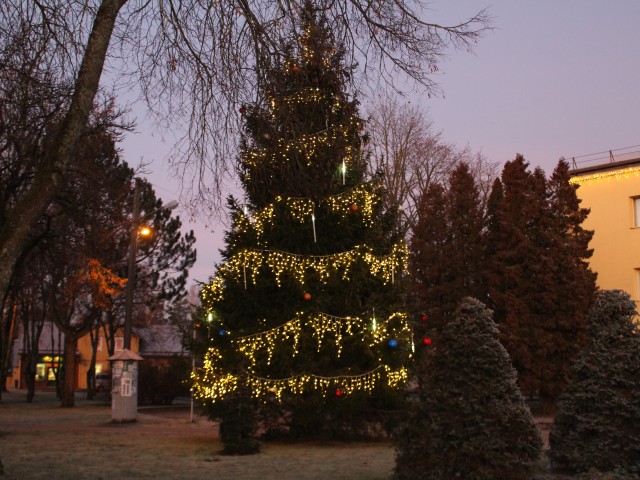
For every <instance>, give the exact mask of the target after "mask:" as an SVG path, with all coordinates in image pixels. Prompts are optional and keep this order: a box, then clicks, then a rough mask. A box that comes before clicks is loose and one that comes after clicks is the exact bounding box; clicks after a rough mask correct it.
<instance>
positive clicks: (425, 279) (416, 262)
mask: <svg viewBox="0 0 640 480" xmlns="http://www.w3.org/2000/svg"><path fill="white" fill-rule="evenodd" d="M483 226H484V223H483V215H482V211H481V207H480V195H479V193H478V189H477V187H476V184H475V180H474V178H473V176H472V175H471V173H470V171H469V167H468V166H467V165H466V164H465V163H461V164H460V165H459V166H458V167H457V168H456V169H455V170H454V171H453V172H452V174H451V175H450V177H449V184H448V185H447V187H446V188H444V187H442V186H441V185H439V184H433V185H431V186H430V187H429V189H428V190H427V191H426V192H425V194H424V195H423V197H422V198H421V201H420V207H419V210H418V221H417V224H416V227H415V229H414V230H413V237H412V239H411V249H410V250H411V255H410V268H411V279H412V281H413V293H414V295H415V297H416V302H417V307H418V309H419V310H420V311H423V312H425V314H426V315H427V318H428V320H427V326H428V327H429V328H433V329H437V328H439V327H441V326H442V325H443V324H444V323H446V322H447V321H448V320H449V319H450V318H451V317H452V315H453V312H454V310H455V308H456V307H457V305H458V303H459V301H460V299H462V298H463V297H465V296H472V297H476V298H482V297H483V293H482V292H483V287H482V267H481V265H482V251H483V248H482V230H483Z"/></svg>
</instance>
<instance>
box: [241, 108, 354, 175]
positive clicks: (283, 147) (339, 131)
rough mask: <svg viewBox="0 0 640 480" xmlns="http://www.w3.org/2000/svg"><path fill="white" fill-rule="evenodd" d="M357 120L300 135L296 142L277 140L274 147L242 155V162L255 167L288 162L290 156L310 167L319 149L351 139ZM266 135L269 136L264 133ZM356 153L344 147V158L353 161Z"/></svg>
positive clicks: (346, 146)
mask: <svg viewBox="0 0 640 480" xmlns="http://www.w3.org/2000/svg"><path fill="white" fill-rule="evenodd" d="M359 122H360V121H359V120H358V119H356V118H351V119H350V120H349V124H348V125H339V124H336V125H332V126H330V127H329V128H327V129H325V130H322V131H320V132H317V133H314V134H309V135H300V136H299V137H298V138H297V139H296V140H294V141H291V140H288V141H287V140H285V139H278V140H277V141H276V142H277V143H276V145H273V146H269V147H268V148H267V147H265V148H257V149H254V150H248V151H247V152H245V154H244V158H243V161H244V163H245V164H246V165H247V166H248V167H255V166H257V165H258V164H261V163H279V162H282V161H285V162H288V161H289V160H290V156H291V154H298V155H303V156H304V158H305V159H306V160H307V166H311V165H312V160H313V159H314V158H315V157H317V155H318V153H317V152H318V149H319V148H326V147H327V145H336V144H338V140H340V142H345V141H346V142H348V141H350V140H351V139H352V137H353V134H352V133H351V131H352V130H353V128H354V127H357V126H359ZM266 135H269V134H268V133H266ZM357 154H358V152H356V151H355V149H354V148H353V147H352V146H350V145H345V147H344V158H345V159H353V158H355V155H357Z"/></svg>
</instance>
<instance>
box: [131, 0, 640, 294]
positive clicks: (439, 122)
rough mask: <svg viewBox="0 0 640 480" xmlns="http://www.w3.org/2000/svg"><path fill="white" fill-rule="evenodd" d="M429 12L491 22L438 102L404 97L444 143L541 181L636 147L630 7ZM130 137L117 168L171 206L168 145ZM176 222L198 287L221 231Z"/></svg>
mask: <svg viewBox="0 0 640 480" xmlns="http://www.w3.org/2000/svg"><path fill="white" fill-rule="evenodd" d="M429 6H430V8H431V12H430V15H432V16H433V21H434V22H437V23H441V24H444V23H455V22H459V21H461V20H463V19H465V18H466V17H468V16H470V15H472V14H473V13H475V12H476V11H477V10H478V9H480V8H483V7H488V8H489V11H490V13H491V15H492V16H493V17H494V30H493V31H492V32H488V33H487V35H486V36H485V37H484V38H483V39H482V40H480V42H479V43H478V45H477V47H476V49H475V51H474V53H473V54H468V53H464V52H454V51H452V52H450V56H449V58H448V59H447V60H445V61H444V62H443V63H442V64H441V65H440V67H441V72H440V74H439V75H438V76H437V81H438V82H439V83H440V86H441V88H442V89H443V91H444V96H445V98H431V99H427V98H426V97H422V98H421V97H420V96H419V95H418V94H415V93H413V94H412V95H411V97H410V98H412V102H418V103H419V104H420V105H423V106H424V107H426V108H428V109H429V112H430V116H431V119H432V120H433V123H434V126H435V128H436V129H437V130H441V131H442V132H443V138H444V139H445V140H446V141H448V142H452V143H455V144H457V145H459V146H460V147H463V146H465V145H467V144H468V145H469V146H470V147H471V149H472V150H474V151H481V152H482V153H483V154H484V155H485V156H486V157H487V158H488V159H490V160H491V161H495V162H499V163H504V162H505V161H508V160H511V159H513V158H514V157H515V155H516V153H521V154H523V155H524V156H525V158H526V159H527V160H528V161H529V162H530V164H531V165H532V166H541V167H543V168H544V169H545V171H547V173H550V172H551V170H552V169H553V167H554V166H555V165H556V163H557V161H558V159H559V158H560V157H561V156H565V157H567V158H571V157H573V156H580V155H585V154H591V153H595V152H602V151H608V150H616V149H622V148H625V147H631V146H637V145H640V129H639V127H640V121H639V120H638V115H639V113H640V92H639V88H638V85H640V28H639V27H640V26H639V23H640V2H638V1H637V0H614V1H609V2H603V1H599V0H538V1H536V2H532V1H524V0H497V1H493V2H492V3H488V2H487V3H484V2H478V1H477V0H474V1H471V0H438V1H434V2H431V3H430V4H429ZM364 103H366V100H365V102H364ZM138 129H139V131H140V133H137V134H132V135H129V136H128V138H127V139H126V140H125V141H124V142H123V144H122V148H123V150H124V157H125V159H126V160H127V161H128V162H129V163H130V164H131V165H137V164H138V163H139V162H140V159H141V158H144V160H145V161H146V162H151V165H150V166H149V169H150V170H152V174H151V175H149V179H150V181H151V182H153V183H154V185H155V186H156V191H157V194H158V195H159V196H160V197H162V198H163V200H165V201H169V200H172V199H177V198H178V197H179V192H180V180H179V179H176V178H170V177H169V176H168V175H167V174H166V171H167V170H168V167H167V164H166V156H167V154H168V152H169V149H170V145H168V144H165V143H163V142H162V140H161V139H160V138H159V137H157V136H156V137H153V136H151V134H150V133H149V132H150V129H149V128H148V127H147V126H145V125H144V124H141V125H139V126H138ZM632 150H636V151H638V150H640V147H637V148H635V149H632ZM627 151H628V150H627ZM614 153H615V152H614ZM620 153H624V152H620ZM179 214H180V216H181V217H182V218H183V220H184V223H185V227H186V228H187V229H194V230H195V231H196V236H197V239H198V241H197V249H198V262H197V264H196V266H195V267H194V268H193V269H192V272H191V273H192V274H191V278H192V280H199V281H206V280H207V278H208V276H209V275H211V274H212V273H213V271H214V264H215V262H217V261H219V254H218V249H219V248H220V246H221V245H222V243H221V238H222V232H223V230H224V226H222V225H221V224H212V225H210V226H209V227H207V226H206V225H205V223H204V221H194V222H189V220H188V215H187V214H186V213H185V212H180V213H179ZM211 230H214V233H211Z"/></svg>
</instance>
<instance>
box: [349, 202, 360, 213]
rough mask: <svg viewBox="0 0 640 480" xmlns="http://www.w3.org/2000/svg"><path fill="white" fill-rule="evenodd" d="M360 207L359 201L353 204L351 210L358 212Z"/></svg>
mask: <svg viewBox="0 0 640 480" xmlns="http://www.w3.org/2000/svg"><path fill="white" fill-rule="evenodd" d="M359 208H360V207H358V204H357V203H354V204H353V205H351V211H352V212H357V211H358V209H359Z"/></svg>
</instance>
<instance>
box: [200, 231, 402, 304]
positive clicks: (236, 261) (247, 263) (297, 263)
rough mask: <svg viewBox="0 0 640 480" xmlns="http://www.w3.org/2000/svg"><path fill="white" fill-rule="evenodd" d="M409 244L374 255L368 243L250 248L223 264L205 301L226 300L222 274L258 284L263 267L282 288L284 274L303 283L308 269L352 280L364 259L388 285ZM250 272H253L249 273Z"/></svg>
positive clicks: (325, 276)
mask: <svg viewBox="0 0 640 480" xmlns="http://www.w3.org/2000/svg"><path fill="white" fill-rule="evenodd" d="M408 254H409V252H408V249H407V245H406V244H405V243H404V242H400V243H398V244H396V245H394V246H393V248H392V250H391V253H390V254H388V255H381V256H377V255H374V254H373V252H372V249H371V248H370V247H368V246H366V245H359V246H356V247H355V248H354V249H353V250H349V251H346V252H340V253H335V254H332V255H321V256H316V255H313V256H307V255H299V254H296V253H289V252H283V251H279V250H259V249H252V248H247V249H244V250H241V251H240V252H238V253H236V254H235V255H234V256H233V257H231V258H230V259H229V261H228V262H227V263H226V264H224V265H222V266H221V267H219V269H218V275H217V277H216V278H217V280H216V279H214V280H212V281H211V283H209V285H207V286H205V287H204V288H203V289H202V299H203V301H204V302H206V303H209V302H216V301H219V300H221V299H222V290H223V289H224V282H223V280H222V279H220V277H221V276H222V275H224V274H229V275H231V276H232V277H234V278H235V279H236V280H240V279H243V281H244V283H245V286H246V283H247V277H248V278H249V279H250V280H251V282H252V283H253V284H254V285H255V284H256V281H257V276H258V273H259V271H260V269H261V268H262V267H264V266H267V267H269V269H270V270H271V272H272V273H273V274H274V275H275V278H276V283H277V284H278V287H280V286H282V278H281V277H282V275H283V274H284V273H289V274H290V275H291V276H292V277H293V278H295V279H296V280H297V281H298V282H299V283H300V284H301V285H304V283H305V276H306V274H307V271H309V270H313V271H315V272H316V273H317V274H318V276H319V279H320V281H321V282H323V283H326V282H327V281H328V280H329V278H330V276H331V273H332V272H334V271H342V272H343V273H342V279H343V280H345V281H348V280H349V272H350V270H351V267H352V266H353V264H354V263H355V262H356V261H358V260H361V261H363V262H364V263H365V264H366V265H367V266H368V267H369V270H370V272H371V274H372V275H374V276H376V277H378V278H380V279H381V280H382V281H383V282H384V283H385V284H387V283H389V282H391V283H394V281H395V275H396V272H401V271H402V270H403V269H404V266H405V265H406V263H407V257H408ZM247 273H249V275H247Z"/></svg>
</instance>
